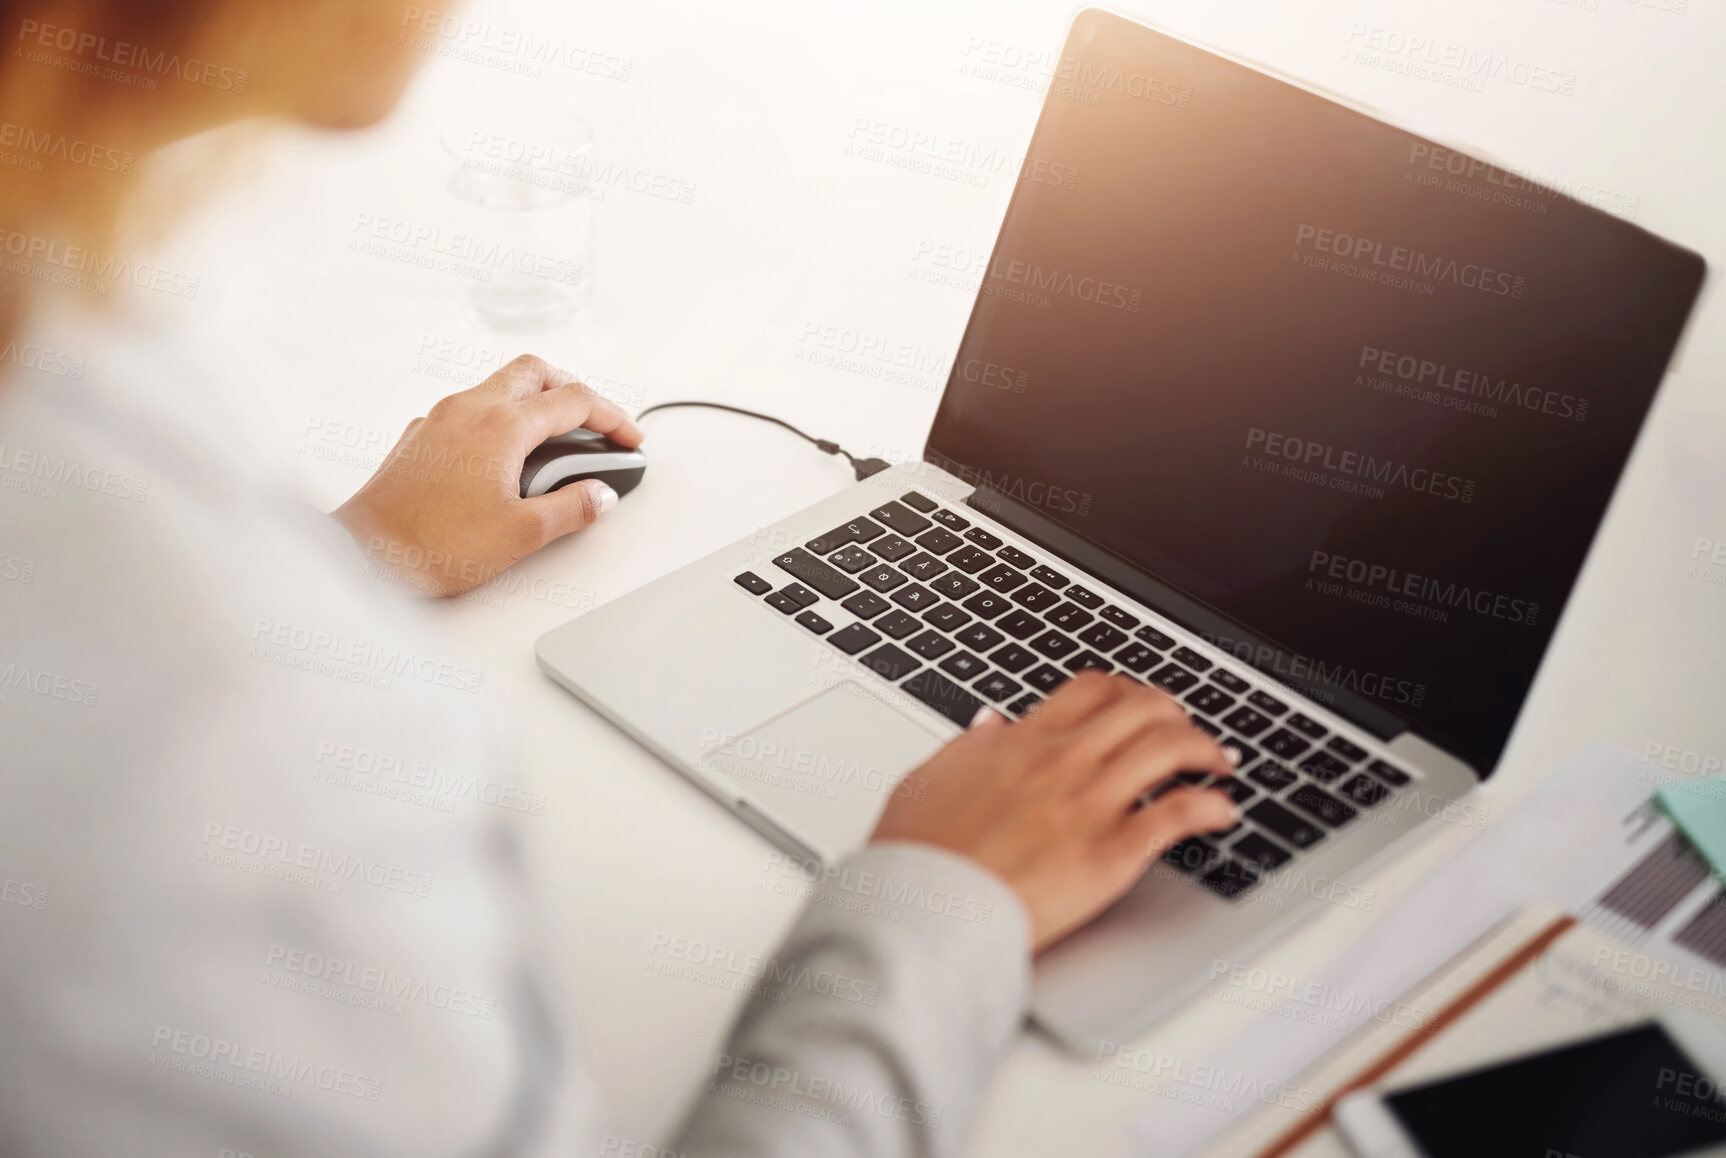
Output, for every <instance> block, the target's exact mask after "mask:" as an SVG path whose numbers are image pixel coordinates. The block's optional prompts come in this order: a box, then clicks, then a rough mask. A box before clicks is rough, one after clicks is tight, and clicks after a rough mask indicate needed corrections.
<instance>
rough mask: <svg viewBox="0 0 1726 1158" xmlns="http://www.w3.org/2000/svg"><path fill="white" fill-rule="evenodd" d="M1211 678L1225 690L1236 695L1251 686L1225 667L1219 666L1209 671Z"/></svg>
mask: <svg viewBox="0 0 1726 1158" xmlns="http://www.w3.org/2000/svg"><path fill="white" fill-rule="evenodd" d="M1211 679H1212V680H1213V681H1214V682H1215V683H1216V685H1217V686H1218V687H1220V688H1222V689H1223V690H1224V691H1225V692H1233V693H1234V694H1235V695H1237V696H1238V695H1240V694H1241V693H1242V692H1244V691H1246V690H1247V688H1249V687H1251V686H1252V685H1251V684H1249V683H1247V681H1246V680H1243V679H1242V678H1241V677H1240V676H1238V675H1236V674H1235V673H1234V672H1232V671H1229V670H1228V669H1227V668H1220V667H1219V668H1218V669H1217V670H1216V671H1214V672H1212V673H1211Z"/></svg>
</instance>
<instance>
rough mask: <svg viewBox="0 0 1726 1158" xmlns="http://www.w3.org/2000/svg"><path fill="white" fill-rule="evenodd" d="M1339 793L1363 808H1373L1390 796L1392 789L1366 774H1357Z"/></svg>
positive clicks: (1339, 789)
mask: <svg viewBox="0 0 1726 1158" xmlns="http://www.w3.org/2000/svg"><path fill="white" fill-rule="evenodd" d="M1337 791H1338V792H1340V793H1342V794H1343V795H1344V796H1346V797H1347V798H1348V799H1350V800H1352V801H1353V802H1354V803H1356V804H1358V805H1360V806H1361V807H1362V808H1371V807H1372V806H1373V805H1375V804H1377V803H1378V802H1379V801H1381V800H1383V799H1384V798H1385V797H1386V796H1389V795H1390V789H1388V788H1386V787H1385V786H1384V785H1383V784H1380V783H1379V782H1378V781H1377V780H1374V779H1373V778H1372V777H1371V776H1368V775H1367V774H1366V773H1365V772H1357V773H1355V774H1354V776H1353V778H1351V779H1350V780H1348V781H1347V782H1346V783H1344V784H1343V786H1342V787H1341V788H1338V789H1337Z"/></svg>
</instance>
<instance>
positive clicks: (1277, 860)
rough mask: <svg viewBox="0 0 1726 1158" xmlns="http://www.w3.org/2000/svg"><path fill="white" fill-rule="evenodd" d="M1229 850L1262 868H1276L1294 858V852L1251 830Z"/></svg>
mask: <svg viewBox="0 0 1726 1158" xmlns="http://www.w3.org/2000/svg"><path fill="white" fill-rule="evenodd" d="M1229 851H1230V852H1231V853H1233V854H1234V855H1235V856H1238V857H1240V858H1241V859H1242V860H1244V861H1246V862H1247V863H1248V864H1250V865H1255V866H1257V867H1258V868H1260V869H1274V868H1276V867H1277V866H1278V865H1282V864H1287V863H1288V862H1289V861H1290V860H1292V859H1294V854H1293V853H1291V852H1290V851H1289V850H1288V849H1286V848H1284V847H1283V846H1282V845H1280V844H1277V843H1276V842H1275V841H1273V840H1266V839H1265V838H1264V837H1262V836H1260V835H1259V834H1258V833H1256V832H1249V833H1247V834H1246V835H1245V836H1243V837H1241V838H1240V839H1239V840H1237V841H1235V843H1234V844H1233V845H1232V846H1230V848H1229Z"/></svg>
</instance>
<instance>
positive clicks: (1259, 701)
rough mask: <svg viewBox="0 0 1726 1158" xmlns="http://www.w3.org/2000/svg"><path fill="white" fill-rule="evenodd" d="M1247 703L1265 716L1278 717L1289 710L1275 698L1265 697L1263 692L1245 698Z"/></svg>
mask: <svg viewBox="0 0 1726 1158" xmlns="http://www.w3.org/2000/svg"><path fill="white" fill-rule="evenodd" d="M1247 703H1249V704H1251V705H1252V706H1253V707H1255V708H1257V709H1258V710H1259V711H1261V712H1263V713H1264V714H1265V715H1267V716H1280V715H1282V714H1283V713H1284V712H1286V711H1288V710H1289V706H1288V705H1287V704H1285V703H1283V702H1282V701H1281V700H1279V699H1277V698H1276V697H1275V696H1267V695H1265V694H1264V693H1263V692H1254V693H1253V694H1252V695H1250V696H1248V697H1247Z"/></svg>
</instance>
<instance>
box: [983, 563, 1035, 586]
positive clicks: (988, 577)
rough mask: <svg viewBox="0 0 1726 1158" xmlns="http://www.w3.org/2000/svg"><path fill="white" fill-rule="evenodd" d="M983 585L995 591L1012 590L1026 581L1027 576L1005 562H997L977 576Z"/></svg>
mask: <svg viewBox="0 0 1726 1158" xmlns="http://www.w3.org/2000/svg"><path fill="white" fill-rule="evenodd" d="M977 578H978V579H980V580H982V582H983V586H985V587H988V588H991V589H993V590H995V591H1011V590H1012V589H1013V588H1015V587H1017V586H1019V585H1020V584H1022V583H1024V582H1025V577H1024V576H1023V575H1021V574H1020V573H1019V572H1017V571H1015V570H1013V568H1011V567H1009V566H1007V565H1006V564H1005V563H996V564H995V565H994V566H993V567H991V568H989V569H988V570H987V571H985V572H983V573H982V574H981V575H979V576H977Z"/></svg>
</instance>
